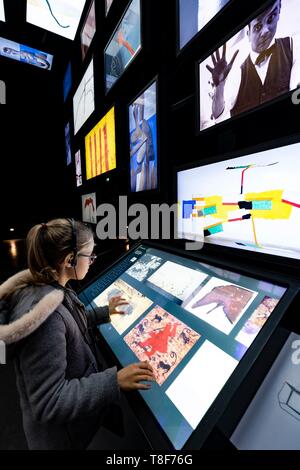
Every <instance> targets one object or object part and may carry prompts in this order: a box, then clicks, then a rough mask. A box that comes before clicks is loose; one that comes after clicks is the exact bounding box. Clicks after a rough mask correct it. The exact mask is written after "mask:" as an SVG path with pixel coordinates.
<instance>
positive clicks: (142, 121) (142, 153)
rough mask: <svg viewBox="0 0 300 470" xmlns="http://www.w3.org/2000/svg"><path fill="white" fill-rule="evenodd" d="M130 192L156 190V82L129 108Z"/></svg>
mask: <svg viewBox="0 0 300 470" xmlns="http://www.w3.org/2000/svg"><path fill="white" fill-rule="evenodd" d="M129 122H130V126H129V127H130V172H131V173H130V177H131V191H133V192H138V191H146V190H149V189H156V188H157V117H156V82H154V83H153V84H152V85H151V86H150V87H149V88H148V89H147V90H146V91H145V92H144V93H142V94H141V95H140V96H139V97H138V98H137V99H136V100H135V101H134V102H133V103H132V104H131V105H130V106H129Z"/></svg>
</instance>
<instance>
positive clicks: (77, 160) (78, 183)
mask: <svg viewBox="0 0 300 470" xmlns="http://www.w3.org/2000/svg"><path fill="white" fill-rule="evenodd" d="M75 169H76V186H77V187H78V186H81V185H82V170H81V153H80V150H78V151H77V152H76V153H75Z"/></svg>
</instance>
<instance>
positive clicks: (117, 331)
mask: <svg viewBox="0 0 300 470" xmlns="http://www.w3.org/2000/svg"><path fill="white" fill-rule="evenodd" d="M285 290H286V289H285V288H283V287H281V286H278V285H274V284H271V283H268V282H265V281H261V280H258V279H254V278H250V277H246V276H242V275H240V274H238V273H234V272H230V271H226V270H223V269H218V268H214V267H213V266H209V265H205V264H201V263H199V262H197V261H193V260H189V259H186V258H184V257H181V256H177V255H173V254H169V253H167V252H164V251H161V250H157V249H153V248H147V247H146V246H140V247H139V248H137V249H136V250H135V251H134V252H133V253H131V254H129V255H128V256H127V257H126V258H125V259H123V260H122V261H120V263H119V264H117V265H116V266H115V267H114V268H113V269H112V270H110V271H108V272H107V274H105V275H104V276H102V277H100V278H99V279H98V280H97V281H95V282H94V283H93V284H92V285H91V286H89V287H88V288H87V289H86V290H85V294H86V296H87V299H88V300H89V301H93V305H94V306H102V305H107V303H108V301H109V299H110V298H111V297H113V296H117V295H122V297H123V298H125V299H126V300H127V302H128V304H127V305H126V306H125V313H124V314H120V315H118V314H117V315H113V316H112V318H111V323H108V324H105V325H102V326H101V327H100V328H101V333H102V335H103V336H104V338H105V340H106V341H107V342H108V344H109V346H110V348H111V349H112V350H113V352H114V354H115V355H116V356H117V358H118V360H119V361H120V362H121V364H122V365H123V366H126V365H128V364H130V363H134V362H138V361H144V360H147V361H149V363H150V364H151V366H152V367H153V370H154V374H155V377H156V383H154V384H153V385H152V388H151V390H150V391H147V392H144V391H142V392H140V393H141V395H142V397H143V399H144V400H145V402H146V403H147V405H148V406H149V408H150V409H151V411H152V413H153V414H154V416H155V418H156V419H157V421H158V422H159V424H160V426H161V427H162V429H163V430H164V432H165V433H166V435H167V436H168V438H169V439H170V441H171V442H172V444H173V446H174V447H175V448H176V449H181V448H182V447H183V446H184V444H185V443H186V441H187V439H188V438H189V437H190V435H191V434H192V432H193V431H194V430H195V429H196V427H197V426H198V425H199V423H200V422H201V420H202V418H203V417H204V415H205V414H206V412H207V411H208V410H209V408H210V406H211V405H212V403H213V401H214V400H215V398H216V397H217V396H218V394H219V392H220V391H221V389H222V388H223V386H224V385H225V383H226V382H227V380H228V379H229V378H230V376H231V374H232V373H233V371H234V370H235V368H236V367H237V365H238V363H239V361H240V360H241V359H242V357H243V356H244V354H245V353H246V351H247V349H248V348H249V347H250V345H251V344H252V342H253V341H254V339H255V338H256V337H257V335H258V334H259V333H260V331H261V329H262V328H263V326H264V325H265V323H266V322H267V321H268V319H269V317H270V316H271V315H273V312H274V311H275V308H276V306H277V304H278V302H279V300H280V299H281V297H282V296H283V294H284V292H285ZM81 299H82V301H83V302H85V301H86V299H85V297H84V296H82V295H81ZM122 308H124V307H122Z"/></svg>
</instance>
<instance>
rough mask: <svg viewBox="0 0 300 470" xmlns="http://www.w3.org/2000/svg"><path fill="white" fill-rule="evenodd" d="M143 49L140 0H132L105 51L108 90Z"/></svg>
mask: <svg viewBox="0 0 300 470" xmlns="http://www.w3.org/2000/svg"><path fill="white" fill-rule="evenodd" d="M140 49H141V20H140V0H132V2H131V3H130V5H129V7H128V8H127V10H126V12H125V15H124V16H123V18H122V20H121V22H120V23H119V24H118V26H117V28H116V31H115V32H114V34H113V37H112V39H111V40H110V42H109V43H108V45H107V46H106V48H105V51H104V58H105V66H104V67H105V81H106V92H108V91H109V90H110V88H111V87H112V86H113V85H114V83H115V82H116V81H117V80H118V79H119V78H120V76H121V75H122V74H123V72H124V71H125V69H126V68H127V67H128V65H129V64H130V62H131V61H132V60H133V59H134V57H135V56H136V54H137V53H138V52H139V50H140Z"/></svg>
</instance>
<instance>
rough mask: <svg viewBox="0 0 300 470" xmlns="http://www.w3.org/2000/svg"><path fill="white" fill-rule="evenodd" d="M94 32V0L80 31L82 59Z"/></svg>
mask: <svg viewBox="0 0 300 470" xmlns="http://www.w3.org/2000/svg"><path fill="white" fill-rule="evenodd" d="M95 32H96V12H95V1H93V3H92V4H91V6H90V10H89V12H88V15H87V18H86V20H85V23H84V26H83V28H82V31H81V33H80V40H81V55H82V59H84V58H85V56H86V53H87V51H88V49H89V47H90V44H91V42H92V40H93V37H94V35H95Z"/></svg>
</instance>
